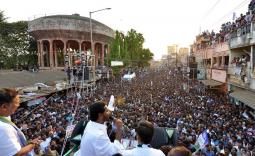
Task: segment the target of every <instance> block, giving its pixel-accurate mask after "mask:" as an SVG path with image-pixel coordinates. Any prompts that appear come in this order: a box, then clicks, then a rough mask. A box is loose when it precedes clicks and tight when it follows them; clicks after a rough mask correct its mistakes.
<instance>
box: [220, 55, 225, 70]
mask: <svg viewBox="0 0 255 156" xmlns="http://www.w3.org/2000/svg"><path fill="white" fill-rule="evenodd" d="M221 59H222V60H221V66H222V67H223V68H224V69H225V55H224V56H222V58H221Z"/></svg>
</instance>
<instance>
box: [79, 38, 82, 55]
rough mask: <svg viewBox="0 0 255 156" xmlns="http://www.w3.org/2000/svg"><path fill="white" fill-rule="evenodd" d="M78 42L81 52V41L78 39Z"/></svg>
mask: <svg viewBox="0 0 255 156" xmlns="http://www.w3.org/2000/svg"><path fill="white" fill-rule="evenodd" d="M78 43H79V51H80V52H81V43H82V42H81V41H78Z"/></svg>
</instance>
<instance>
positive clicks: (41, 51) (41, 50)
mask: <svg viewBox="0 0 255 156" xmlns="http://www.w3.org/2000/svg"><path fill="white" fill-rule="evenodd" d="M39 43H40V53H41V67H44V51H43V41H42V40H40V41H39Z"/></svg>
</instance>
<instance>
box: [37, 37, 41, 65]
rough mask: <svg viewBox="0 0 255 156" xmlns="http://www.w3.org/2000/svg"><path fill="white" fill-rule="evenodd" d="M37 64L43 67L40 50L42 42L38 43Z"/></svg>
mask: <svg viewBox="0 0 255 156" xmlns="http://www.w3.org/2000/svg"><path fill="white" fill-rule="evenodd" d="M37 57H38V58H37V64H38V66H39V67H41V49H40V42H39V41H37Z"/></svg>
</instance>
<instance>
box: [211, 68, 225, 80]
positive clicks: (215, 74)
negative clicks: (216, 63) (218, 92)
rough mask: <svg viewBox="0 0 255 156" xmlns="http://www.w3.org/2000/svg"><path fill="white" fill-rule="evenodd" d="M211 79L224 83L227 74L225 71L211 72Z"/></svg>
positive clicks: (214, 70)
mask: <svg viewBox="0 0 255 156" xmlns="http://www.w3.org/2000/svg"><path fill="white" fill-rule="evenodd" d="M212 79H213V80H216V81H219V82H223V83H225V82H226V79H227V72H226V71H225V70H216V69H213V70H212Z"/></svg>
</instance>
